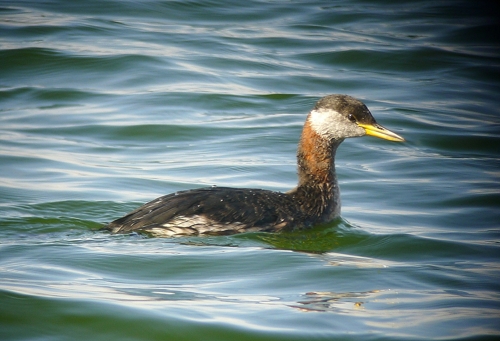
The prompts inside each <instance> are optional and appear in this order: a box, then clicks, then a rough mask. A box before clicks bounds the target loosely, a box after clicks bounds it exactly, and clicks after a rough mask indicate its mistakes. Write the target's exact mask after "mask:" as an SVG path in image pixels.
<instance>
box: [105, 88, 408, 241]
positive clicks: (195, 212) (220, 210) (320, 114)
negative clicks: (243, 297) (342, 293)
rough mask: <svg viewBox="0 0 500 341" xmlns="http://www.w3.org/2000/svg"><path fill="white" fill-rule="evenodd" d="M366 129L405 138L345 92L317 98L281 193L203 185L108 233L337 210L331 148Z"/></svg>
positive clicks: (312, 216)
mask: <svg viewBox="0 0 500 341" xmlns="http://www.w3.org/2000/svg"><path fill="white" fill-rule="evenodd" d="M366 134H370V135H374V136H377V137H381V138H385V139H389V140H392V141H404V140H403V138H401V137H400V136H398V135H396V134H394V133H392V132H390V131H388V130H386V129H385V128H383V127H381V126H380V125H378V124H377V123H376V121H375V119H374V118H373V116H372V115H371V113H370V111H369V110H368V108H367V107H366V106H365V105H364V104H363V103H362V102H360V101H358V100H356V99H354V98H352V97H350V96H346V95H330V96H326V97H324V98H322V99H320V100H319V101H318V102H317V103H316V105H315V106H314V108H313V110H312V111H311V112H310V113H309V115H308V117H307V120H306V122H305V124H304V129H303V131H302V135H301V139H300V142H299V147H298V151H297V162H298V177H299V182H298V185H297V187H296V188H294V189H292V190H290V191H288V192H286V193H282V192H274V191H268V190H262V189H248V188H228V187H215V186H214V187H207V188H200V189H194V190H188V191H181V192H177V193H173V194H169V195H165V196H163V197H160V198H157V199H155V200H153V201H151V202H149V203H147V204H145V205H143V206H141V207H139V208H138V209H137V210H135V211H133V212H131V213H129V214H127V215H126V216H124V217H122V218H119V219H117V220H115V221H113V222H111V223H109V224H108V225H107V226H106V227H105V229H108V230H110V231H112V232H113V233H127V232H132V231H138V232H146V233H150V234H152V235H155V236H165V237H172V236H180V235H210V234H233V233H241V232H254V231H269V232H278V231H284V230H293V229H297V228H304V227H308V226H312V225H315V224H319V223H325V222H329V221H331V220H333V219H334V218H336V217H337V216H339V215H340V191H339V187H338V183H337V177H336V174H335V165H334V164H335V162H334V161H335V152H336V150H337V147H338V146H339V145H340V143H342V141H343V140H344V139H345V138H347V137H356V136H363V135H366Z"/></svg>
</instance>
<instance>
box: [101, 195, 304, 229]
mask: <svg viewBox="0 0 500 341" xmlns="http://www.w3.org/2000/svg"><path fill="white" fill-rule="evenodd" d="M297 220H300V212H298V209H297V207H296V205H295V202H294V200H293V199H292V198H291V197H290V196H289V195H287V194H286V193H280V192H273V191H268V190H261V189H248V188H228V187H207V188H200V189H194V190H188V191H181V192H176V193H173V194H169V195H165V196H163V197H160V198H157V199H155V200H153V201H151V202H149V203H147V204H145V205H143V206H141V207H139V208H138V209H137V210H135V211H133V212H131V213H130V214H128V215H126V216H124V217H122V218H120V219H117V220H115V221H113V222H111V223H109V224H108V225H107V226H106V227H105V228H106V229H108V230H111V231H112V232H114V233H126V232H130V231H143V232H147V233H151V234H153V235H156V236H175V235H198V234H232V233H241V232H252V231H280V230H283V229H289V228H292V227H293V226H294V225H295V224H296V223H297Z"/></svg>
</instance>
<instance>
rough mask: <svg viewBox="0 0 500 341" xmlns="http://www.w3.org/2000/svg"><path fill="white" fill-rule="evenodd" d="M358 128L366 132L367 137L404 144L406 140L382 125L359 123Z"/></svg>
mask: <svg viewBox="0 0 500 341" xmlns="http://www.w3.org/2000/svg"><path fill="white" fill-rule="evenodd" d="M357 124H358V126H360V127H361V128H363V129H364V130H365V131H366V135H370V136H375V137H379V138H381V139H384V140H389V141H397V142H403V141H404V140H405V139H404V138H402V137H401V136H399V135H398V134H396V133H393V132H392V131H390V130H389V129H386V128H384V127H382V126H381V125H380V124H378V123H375V124H363V123H357Z"/></svg>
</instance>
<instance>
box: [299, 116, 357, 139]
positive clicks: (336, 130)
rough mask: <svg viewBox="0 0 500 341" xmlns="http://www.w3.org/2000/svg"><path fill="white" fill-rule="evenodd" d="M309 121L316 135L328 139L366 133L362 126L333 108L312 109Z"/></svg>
mask: <svg viewBox="0 0 500 341" xmlns="http://www.w3.org/2000/svg"><path fill="white" fill-rule="evenodd" d="M309 123H310V124H311V127H312V128H313V129H314V131H315V132H316V133H317V134H318V135H320V136H321V137H323V138H325V139H328V140H340V139H344V138H346V137H355V136H363V135H365V134H366V133H365V130H364V129H363V128H361V127H359V126H358V125H357V124H355V123H352V122H351V121H349V120H348V119H347V118H346V117H344V116H342V115H341V114H340V113H339V112H337V111H335V110H313V111H311V112H310V114H309Z"/></svg>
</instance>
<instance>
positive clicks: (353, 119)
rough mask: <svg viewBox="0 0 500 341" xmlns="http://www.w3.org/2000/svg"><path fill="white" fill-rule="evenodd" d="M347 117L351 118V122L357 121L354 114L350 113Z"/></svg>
mask: <svg viewBox="0 0 500 341" xmlns="http://www.w3.org/2000/svg"><path fill="white" fill-rule="evenodd" d="M347 118H348V119H349V121H351V122H356V117H354V115H353V114H349V115H347Z"/></svg>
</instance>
